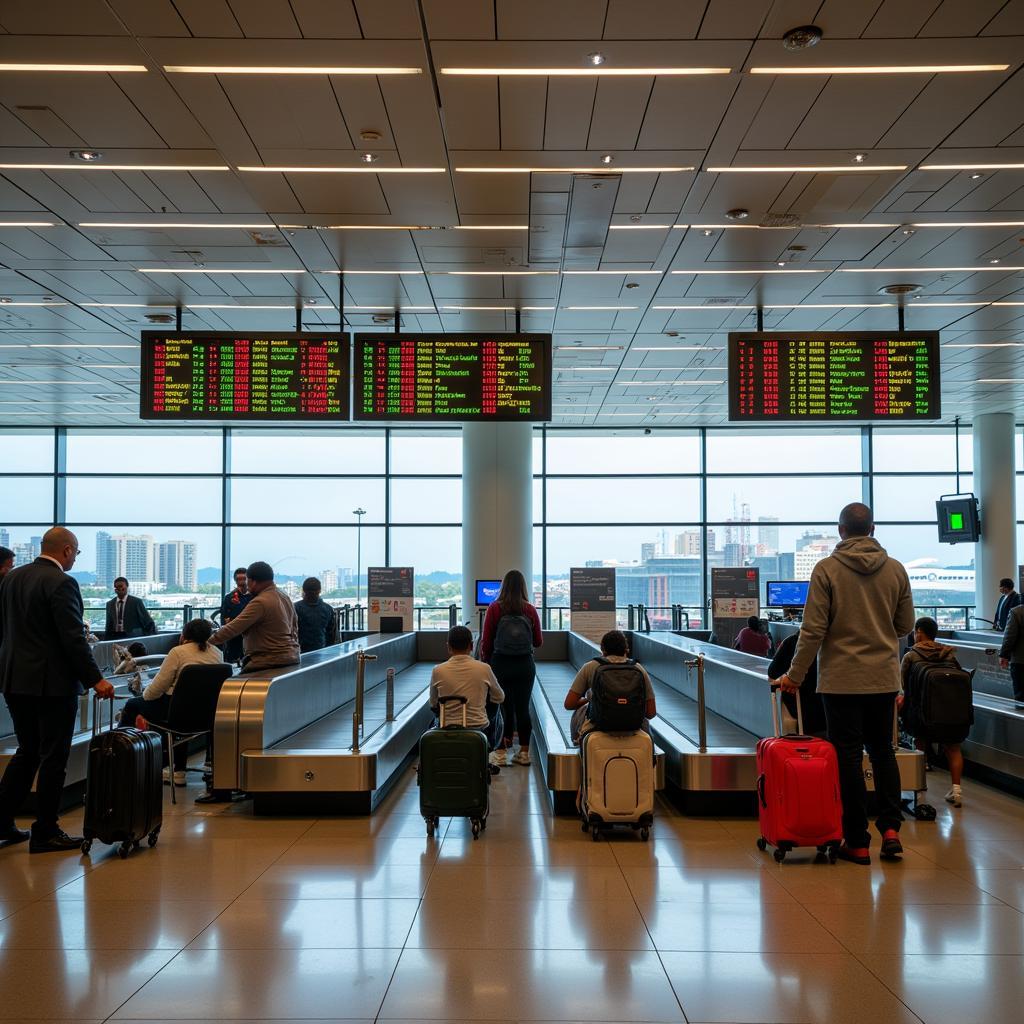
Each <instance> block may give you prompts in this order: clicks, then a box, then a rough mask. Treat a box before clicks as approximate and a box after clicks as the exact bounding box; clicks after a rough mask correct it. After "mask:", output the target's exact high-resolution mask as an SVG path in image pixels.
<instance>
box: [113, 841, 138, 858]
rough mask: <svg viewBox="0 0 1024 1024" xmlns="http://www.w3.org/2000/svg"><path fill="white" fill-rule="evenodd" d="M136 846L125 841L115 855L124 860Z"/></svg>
mask: <svg viewBox="0 0 1024 1024" xmlns="http://www.w3.org/2000/svg"><path fill="white" fill-rule="evenodd" d="M136 845H137V844H135V843H133V842H132V840H131V839H126V840H125V841H124V842H123V843H122V844H121V845H120V846H119V847H118V848H117V855H118V857H120V858H121V860H124V859H125V858H126V857H127V856H128V854H129V853H131V852H132V850H133V849H134V848H135V846H136Z"/></svg>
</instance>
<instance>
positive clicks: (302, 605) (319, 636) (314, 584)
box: [295, 576, 338, 654]
mask: <svg viewBox="0 0 1024 1024" xmlns="http://www.w3.org/2000/svg"><path fill="white" fill-rule="evenodd" d="M295 615H296V617H297V618H298V620H299V649H300V650H301V651H302V653H303V654H305V653H306V652H307V651H319V650H321V649H322V648H324V647H330V646H331V645H332V644H336V643H337V642H338V630H337V628H336V620H335V618H334V609H333V608H332V607H331V606H330V605H329V604H328V603H327V602H326V601H324V600H323V599H322V598H321V597H320V581H319V580H318V579H317V578H316V577H315V576H310V577H309V579H308V580H305V581H304V582H303V584H302V600H301V601H296V602H295Z"/></svg>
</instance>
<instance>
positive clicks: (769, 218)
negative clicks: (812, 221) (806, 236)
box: [760, 212, 803, 228]
mask: <svg viewBox="0 0 1024 1024" xmlns="http://www.w3.org/2000/svg"><path fill="white" fill-rule="evenodd" d="M802 225H803V218H802V217H801V216H800V214H799V213H771V212H768V213H766V214H765V215H764V218H763V219H762V221H761V225H760V226H761V227H763V228H798V227H801V226H802Z"/></svg>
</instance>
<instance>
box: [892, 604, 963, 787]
mask: <svg viewBox="0 0 1024 1024" xmlns="http://www.w3.org/2000/svg"><path fill="white" fill-rule="evenodd" d="M938 635H939V624H938V623H937V622H936V621H935V620H934V619H931V618H928V617H927V616H925V617H924V618H920V619H918V620H917V622H915V623H914V646H913V647H911V648H910V650H909V651H907V653H906V654H904V655H903V662H902V663H901V665H900V676H901V681H902V684H903V693H901V694H900V704H901V706H902V708H903V719H904V723H905V725H906V727H907V731H908V732H909V733H911V735H912V736H913V737H914V741H915V745H916V746H917V749H918V750H926V749H927V746H928V744H929V743H937V744H939V745H940V746H941V747H942V750H943V752H944V753H945V755H946V761H947V762H948V764H949V775H950V780H951V782H952V788H951V789H950V791H949V792H948V793H947V794H946V800H947V801H948V802H949V803H951V804H952V805H953V806H954V807H960V806H961V805H962V803H963V797H962V794H961V790H960V782H961V779H962V778H963V772H964V755H963V753H962V752H961V750H960V744H961V743H962V742H963V741H964V740H965V739H967V733H968V732H969V731H970V722H973V719H974V709H973V703H972V705H971V706H970V707H969V708H964V709H963V711H964V717H965V718H969V719H970V722H968V723H967V724H966V725H959V726H957V725H947V726H942V727H935V726H933V727H931V728H929V727H928V726H926V725H925V724H924V723H923V722H921V720H920V714H919V711H918V708H919V707H920V701H919V700H916V699H915V694H914V692H913V690H914V688H915V687H917V686H920V685H921V682H922V680H921V676H920V672H921V667H922V666H926V665H941V666H942V668H949V669H955V670H957V671H960V672H963V671H964V670H963V668H962V666H961V665H960V662H958V661H957V660H956V651H955V649H954V648H952V647H950V646H949V645H948V644H940V643H937V642H936V639H935V638H936V637H937V636H938ZM965 674H966V673H965ZM968 679H969V676H968ZM905 696H906V697H908V698H909V699H908V700H904V697H905ZM965 697H966V699H967V700H970V684H969V683H968V686H967V692H966V694H965ZM943 710H945V708H944V709H943Z"/></svg>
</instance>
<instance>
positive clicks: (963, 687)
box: [904, 661, 974, 742]
mask: <svg viewBox="0 0 1024 1024" xmlns="http://www.w3.org/2000/svg"><path fill="white" fill-rule="evenodd" d="M904 717H905V721H906V725H907V730H908V731H909V732H911V733H913V734H914V735H915V736H917V737H919V738H931V739H933V740H934V741H935V742H942V741H943V739H944V738H945V737H946V736H950V735H951V734H952V735H956V734H960V733H961V732H962V733H963V737H962V738H964V737H966V735H967V732H968V730H969V729H970V727H971V725H972V724H973V722H974V701H973V697H972V688H971V673H970V672H967V671H966V670H965V669H962V668H961V667H960V665H959V664H958V663H957V662H955V661H915V662H914V664H913V665H912V666H911V669H910V678H909V679H908V680H907V688H906V711H905V715H904ZM945 741H946V742H959V741H957V740H954V739H952V738H949V739H946V740H945Z"/></svg>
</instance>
